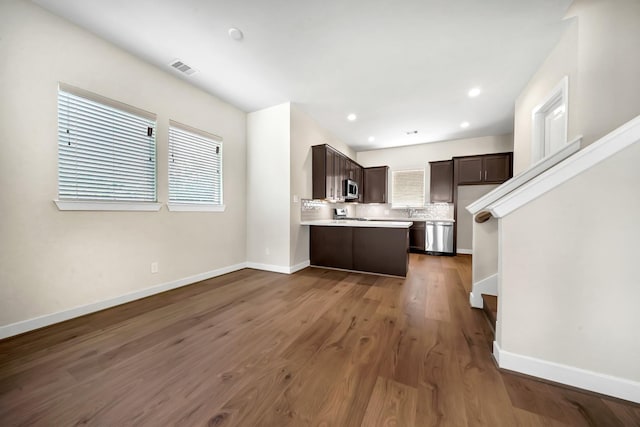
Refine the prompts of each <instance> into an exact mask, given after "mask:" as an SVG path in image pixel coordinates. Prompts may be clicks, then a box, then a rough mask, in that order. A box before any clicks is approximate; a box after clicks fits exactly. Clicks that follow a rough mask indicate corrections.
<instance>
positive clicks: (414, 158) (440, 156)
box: [357, 134, 513, 200]
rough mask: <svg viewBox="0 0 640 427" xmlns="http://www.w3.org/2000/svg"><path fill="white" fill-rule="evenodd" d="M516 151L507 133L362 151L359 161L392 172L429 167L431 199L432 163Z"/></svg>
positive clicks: (427, 175)
mask: <svg viewBox="0 0 640 427" xmlns="http://www.w3.org/2000/svg"><path fill="white" fill-rule="evenodd" d="M512 150H513V135H511V134H507V135H498V136H485V137H481V138H468V139H457V140H452V141H442V142H431V143H428V144H418V145H409V146H406V147H396V148H386V149H382V150H372V151H361V152H359V153H358V157H357V162H358V163H360V164H361V165H362V166H364V167H369V166H384V165H387V166H389V169H390V171H393V170H402V169H414V168H425V174H426V182H425V186H426V197H427V198H426V200H429V194H430V191H429V185H430V182H431V180H430V169H429V162H433V161H437V160H449V159H451V158H452V157H454V156H470V155H474V154H486V153H501V152H506V151H512ZM390 173H391V172H390Z"/></svg>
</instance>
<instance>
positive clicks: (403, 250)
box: [309, 225, 409, 277]
mask: <svg viewBox="0 0 640 427" xmlns="http://www.w3.org/2000/svg"><path fill="white" fill-rule="evenodd" d="M310 228H311V230H310V236H309V240H310V247H309V255H310V260H311V265H316V266H320V267H332V268H342V269H345V270H357V271H365V272H370V273H380V274H389V275H392V276H403V277H404V276H406V275H407V271H408V269H409V229H408V228H384V227H332V226H314V225H312V226H310Z"/></svg>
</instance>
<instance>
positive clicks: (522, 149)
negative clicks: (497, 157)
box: [513, 20, 579, 175]
mask: <svg viewBox="0 0 640 427" xmlns="http://www.w3.org/2000/svg"><path fill="white" fill-rule="evenodd" d="M564 76H568V77H569V106H568V110H569V111H568V114H569V118H568V130H567V138H568V140H569V141H571V140H573V139H574V138H576V137H577V136H578V133H577V132H578V130H577V129H579V126H578V119H579V116H578V106H579V104H578V99H579V98H578V95H577V94H578V89H577V88H578V85H577V79H578V22H577V20H571V21H570V22H568V23H567V29H566V31H565V33H564V35H563V36H562V38H561V40H560V42H559V43H558V44H557V45H556V47H555V48H554V49H553V50H552V51H551V53H550V54H549V56H548V57H547V59H546V60H545V61H544V63H543V64H542V66H541V67H540V68H539V69H538V71H537V72H536V73H535V75H534V76H533V78H532V79H531V80H530V81H529V83H528V84H527V86H526V87H525V89H524V90H523V91H522V93H521V94H520V96H518V98H517V99H516V103H515V118H514V130H513V174H514V175H517V174H519V173H520V172H522V171H524V170H526V169H527V168H528V167H529V166H530V165H531V164H532V163H533V162H532V158H531V157H532V156H531V141H532V134H533V128H532V115H531V114H532V112H533V110H534V109H535V108H536V107H537V106H538V105H540V104H542V103H543V102H544V100H545V98H546V97H547V96H548V95H549V94H550V93H551V91H552V90H553V89H554V88H555V87H556V85H558V83H560V81H561V80H562V78H563V77H564Z"/></svg>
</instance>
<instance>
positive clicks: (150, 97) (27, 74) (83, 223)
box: [0, 1, 246, 326]
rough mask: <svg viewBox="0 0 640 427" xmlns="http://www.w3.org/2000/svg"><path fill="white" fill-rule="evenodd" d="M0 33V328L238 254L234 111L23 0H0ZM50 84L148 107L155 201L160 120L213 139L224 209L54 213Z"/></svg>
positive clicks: (161, 193) (238, 258) (53, 91)
mask: <svg viewBox="0 0 640 427" xmlns="http://www.w3.org/2000/svg"><path fill="white" fill-rule="evenodd" d="M0 40H1V42H0V93H2V97H0V144H1V145H2V155H1V156H0V182H1V183H2V188H3V189H4V190H3V192H2V198H1V199H0V218H2V220H1V221H0V236H1V244H0V284H1V285H0V326H3V325H7V324H11V323H14V322H19V321H25V320H27V319H32V318H34V317H37V316H43V315H48V314H52V313H57V312H61V311H65V310H68V309H70V308H73V307H77V306H83V305H86V304H91V303H94V302H97V301H103V300H107V299H110V298H115V297H118V296H121V295H124V294H127V293H130V292H136V291H139V290H141V289H145V288H148V287H151V286H155V285H158V284H162V283H167V282H171V281H175V280H178V279H182V278H185V277H189V276H193V275H196V274H201V273H205V272H209V271H212V270H215V269H219V268H223V267H227V266H232V265H236V264H238V263H243V262H244V261H245V260H246V255H245V228H244V226H245V198H244V191H245V151H246V148H245V120H246V115H245V113H243V112H242V111H240V110H238V109H237V108H234V107H233V106H231V105H229V104H226V103H224V102H222V101H220V100H218V99H217V98H214V97H212V96H210V95H208V94H206V93H204V92H202V91H200V90H198V89H195V88H194V87H192V86H191V85H188V84H186V83H184V82H182V81H180V80H179V79H177V78H175V77H173V76H171V75H170V74H167V73H165V72H162V71H160V70H158V69H156V68H155V67H152V66H151V65H148V64H147V63H145V62H142V61H140V60H138V59H136V58H134V57H133V56H131V55H129V54H127V53H125V52H123V51H121V50H119V49H118V48H116V47H114V46H113V45H111V44H109V43H106V42H104V41H102V40H101V39H99V38H97V37H95V36H93V35H92V34H90V33H88V32H86V31H84V30H81V29H79V28H78V27H75V26H74V25H71V24H69V23H68V22H66V21H63V20H62V19H60V18H57V17H55V16H53V15H51V14H49V13H48V12H45V11H43V10H42V9H40V8H39V7H37V6H35V5H33V4H31V3H30V2H22V1H4V2H2V3H1V4H0ZM59 81H61V82H65V83H69V84H72V85H74V86H77V87H81V88H84V89H87V90H89V91H92V92H95V93H98V94H100V95H103V96H106V97H109V98H112V99H115V100H118V101H122V102H125V103H128V104H131V105H133V106H136V107H139V108H142V109H144V110H147V111H150V112H154V113H156V114H157V118H158V121H157V123H158V125H157V147H158V200H159V201H161V202H166V201H167V164H168V163H167V162H168V160H167V132H168V122H169V119H174V120H177V121H179V122H182V123H185V124H189V125H191V126H194V127H197V128H200V129H203V130H205V131H208V132H211V133H214V134H217V135H221V136H222V137H223V138H224V170H223V173H224V195H225V200H224V202H225V203H226V205H227V210H226V211H225V212H224V213H188V212H168V211H167V210H166V207H165V208H163V209H162V210H161V211H160V212H69V211H67V212H61V211H58V209H57V208H56V206H55V205H54V203H53V200H54V199H56V198H57V85H58V82H59ZM154 261H157V262H158V263H159V272H158V273H157V274H151V273H150V264H151V262H154Z"/></svg>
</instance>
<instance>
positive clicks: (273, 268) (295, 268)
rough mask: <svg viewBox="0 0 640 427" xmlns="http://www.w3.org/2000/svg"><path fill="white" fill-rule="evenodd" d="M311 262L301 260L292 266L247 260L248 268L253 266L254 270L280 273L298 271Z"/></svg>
mask: <svg viewBox="0 0 640 427" xmlns="http://www.w3.org/2000/svg"><path fill="white" fill-rule="evenodd" d="M310 264H311V263H310V262H309V261H303V262H301V263H300V264H296V265H293V266H290V267H289V266H285V265H275V264H260V263H258V262H247V267H248V268H253V269H256V270H264V271H272V272H274V273H282V274H292V273H295V272H296V271H300V270H302V269H303V268H307V267H309V265H310Z"/></svg>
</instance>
